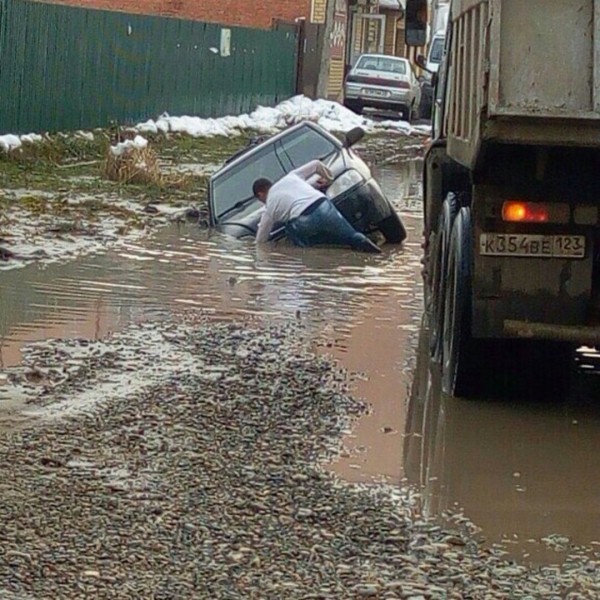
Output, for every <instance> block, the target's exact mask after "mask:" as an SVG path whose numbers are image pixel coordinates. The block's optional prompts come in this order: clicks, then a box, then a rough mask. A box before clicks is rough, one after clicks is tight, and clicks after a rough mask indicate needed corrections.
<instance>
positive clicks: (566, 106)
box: [406, 0, 600, 395]
mask: <svg viewBox="0 0 600 600" xmlns="http://www.w3.org/2000/svg"><path fill="white" fill-rule="evenodd" d="M424 5H425V6H426V3H425V2H424V1H423V0H407V30H406V41H407V43H408V44H412V45H417V44H418V43H419V41H420V39H419V38H420V35H421V33H422V21H423V19H422V12H420V10H419V6H420V7H421V8H423V6H424ZM419 18H420V19H421V20H420V21H419ZM435 80H436V91H435V99H434V114H433V122H432V129H433V134H432V141H431V144H430V146H429V149H428V152H427V154H426V158H425V164H424V175H423V184H424V185H423V187H424V235H425V244H424V245H425V248H426V252H425V286H426V294H425V296H426V302H427V310H428V315H429V321H430V338H431V339H430V342H431V343H430V345H431V352H432V354H433V356H435V357H437V358H438V359H439V361H440V362H441V364H442V376H443V382H444V389H445V391H446V392H448V393H453V394H455V395H469V394H470V393H473V383H474V382H476V381H477V380H478V379H480V378H481V377H482V376H483V377H485V376H486V375H487V374H490V373H491V372H492V371H494V370H496V371H497V370H498V369H504V370H505V375H506V377H514V378H518V377H522V376H524V375H531V373H532V372H533V373H537V374H538V375H539V377H540V379H543V380H545V381H548V380H551V379H552V378H553V377H558V376H559V375H561V376H562V375H563V374H564V373H565V372H566V371H567V370H568V369H569V368H570V357H571V356H573V349H574V348H575V347H577V346H578V345H579V346H581V345H589V346H596V345H598V344H600V327H599V325H600V310H599V309H600V277H599V274H600V273H599V271H600V236H599V225H600V211H599V207H600V0H527V1H524V0H451V7H450V17H449V19H448V30H447V35H446V47H445V53H444V58H443V60H442V63H441V65H440V68H439V71H438V73H437V74H436V75H435ZM508 359H510V360H508Z"/></svg>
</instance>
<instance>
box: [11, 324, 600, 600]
mask: <svg viewBox="0 0 600 600" xmlns="http://www.w3.org/2000/svg"><path fill="white" fill-rule="evenodd" d="M143 349H145V351H144V352H142V350H143ZM9 375H10V377H9V378H10V380H11V384H12V385H15V386H16V385H19V386H21V388H22V389H23V390H29V391H30V393H31V401H32V402H33V403H34V404H36V405H39V407H38V408H39V412H38V415H37V420H36V422H35V424H33V425H30V426H29V427H28V428H26V429H23V430H18V431H13V432H7V433H5V434H3V435H2V437H1V438H0V482H1V483H0V598H4V597H5V598H15V599H17V598H35V599H42V598H43V599H46V598H53V599H61V598H87V597H89V598H153V599H184V598H206V599H209V598H210V599H213V598H220V599H221V598H222V599H234V598H248V599H254V598H256V599H259V598H260V599H271V598H272V599H280V598H289V599H296V598H298V599H309V598H312V599H317V598H320V599H348V598H382V599H383V598H385V599H388V600H391V599H394V598H398V599H412V600H423V599H425V600H429V599H440V600H443V599H457V600H458V599H488V598H489V599H492V598H518V599H537V598H552V599H555V600H558V599H565V598H567V599H570V600H576V599H579V598H598V597H600V579H599V576H598V574H597V573H598V570H597V568H596V565H595V564H594V563H592V562H590V561H588V560H587V559H585V557H583V556H579V557H573V558H572V559H571V560H570V561H567V563H566V564H565V565H564V566H563V567H562V568H558V567H557V568H550V567H546V568H543V569H540V570H529V569H527V568H526V567H522V566H518V565H515V564H512V563H509V562H506V561H504V560H503V559H502V557H501V555H500V553H495V552H494V551H492V550H485V549H482V548H480V547H479V546H478V545H477V544H476V542H475V541H473V540H472V539H471V538H470V537H469V536H468V535H467V532H466V530H465V529H462V528H461V527H459V526H458V525H457V528H456V529H455V530H449V529H443V528H440V527H439V526H436V525H435V524H434V523H430V522H428V521H426V520H425V519H422V518H421V517H420V516H419V514H418V510H417V508H416V507H417V499H416V497H415V496H414V494H413V493H411V492H410V490H400V489H394V488H392V487H389V486H387V487H386V486H378V485H370V486H364V485H361V486H356V485H350V484H346V483H344V482H341V481H339V480H337V479H336V478H335V477H334V476H333V475H332V474H330V473H328V472H326V471H325V470H324V469H322V468H321V467H320V464H321V463H323V462H324V461H325V460H326V459H327V458H331V455H332V454H334V453H336V452H339V451H340V450H341V445H340V439H341V435H342V432H343V431H345V430H346V429H347V428H348V427H350V426H351V424H352V421H353V420H354V419H356V418H357V417H359V416H360V415H361V414H362V413H363V412H364V411H365V410H367V408H368V407H366V406H365V405H364V404H363V403H361V402H360V401H358V400H356V399H353V398H352V397H350V396H349V394H348V381H349V379H348V374H346V373H344V372H342V371H340V370H338V369H337V368H336V366H335V365H334V364H333V363H332V362H331V361H329V360H328V359H327V358H324V357H322V356H317V355H315V354H314V352H313V351H312V349H311V347H310V346H309V345H308V344H307V343H306V342H305V341H304V340H303V332H302V329H301V328H300V326H281V327H275V326H267V325H264V324H260V323H258V322H246V323H216V322H210V321H206V320H196V319H190V320H186V321H185V322H181V323H176V324H175V323H164V324H154V325H146V326H142V327H136V328H132V329H130V330H128V331H126V332H124V333H123V334H119V335H116V336H114V337H113V338H111V339H109V340H106V341H105V342H102V343H88V342H83V341H81V342H77V341H70V342H58V341H55V342H49V343H45V344H38V345H36V346H34V347H33V349H32V350H30V352H29V353H28V354H27V355H26V359H25V363H24V365H23V366H22V367H20V368H19V369H16V370H13V371H12V372H11V373H10V374H9ZM109 389H110V393H109V392H108V391H107V390H109ZM102 390H104V391H102ZM83 397H87V399H88V400H89V399H90V397H93V400H94V402H88V403H87V404H85V405H81V406H77V402H78V401H79V400H78V399H81V398H83ZM57 403H58V404H57ZM56 405H58V406H61V407H62V409H61V410H58V411H54V412H52V411H51V410H50V408H51V407H52V406H56ZM69 407H71V408H74V409H75V410H68V408H69Z"/></svg>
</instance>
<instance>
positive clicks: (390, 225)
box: [377, 205, 406, 244]
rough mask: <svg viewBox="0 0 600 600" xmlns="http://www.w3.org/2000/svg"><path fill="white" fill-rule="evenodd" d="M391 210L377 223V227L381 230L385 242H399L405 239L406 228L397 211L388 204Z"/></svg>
mask: <svg viewBox="0 0 600 600" xmlns="http://www.w3.org/2000/svg"><path fill="white" fill-rule="evenodd" d="M390 208H391V209H392V212H391V214H390V216H389V217H386V218H385V219H383V220H382V221H380V222H379V223H378V224H377V229H379V231H380V232H381V234H382V235H383V237H384V238H385V241H386V243H387V244H401V243H402V242H403V241H404V240H405V239H406V229H405V227H404V224H403V223H402V220H401V219H400V217H399V216H398V213H397V212H396V211H395V210H394V208H393V207H392V206H391V205H390Z"/></svg>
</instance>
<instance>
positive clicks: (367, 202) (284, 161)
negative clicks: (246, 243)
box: [208, 121, 406, 244]
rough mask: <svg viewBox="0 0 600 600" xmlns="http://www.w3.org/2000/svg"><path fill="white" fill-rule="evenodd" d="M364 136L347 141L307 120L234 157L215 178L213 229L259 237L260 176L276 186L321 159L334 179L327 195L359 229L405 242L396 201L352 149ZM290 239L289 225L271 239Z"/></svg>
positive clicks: (360, 132) (355, 134)
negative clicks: (255, 185)
mask: <svg viewBox="0 0 600 600" xmlns="http://www.w3.org/2000/svg"><path fill="white" fill-rule="evenodd" d="M363 136H364V131H363V130H362V129H361V128H355V129H353V130H351V131H349V132H348V133H347V134H346V136H345V139H344V141H343V142H340V141H339V140H338V139H337V138H336V137H335V136H333V135H331V134H329V133H328V132H327V131H325V130H324V129H322V128H321V127H319V126H318V125H316V124H314V123H312V122H308V121H307V122H303V123H300V124H299V125H294V126H293V127H290V128H289V129H287V130H285V131H283V132H282V133H279V134H277V135H275V136H273V137H270V138H268V139H266V140H264V139H263V140H258V141H257V142H255V143H254V144H251V145H250V146H248V148H245V149H243V150H241V151H240V152H238V153H236V154H234V155H233V156H232V157H231V158H230V159H229V160H228V161H227V162H226V164H225V165H224V166H223V167H222V168H221V169H220V170H218V171H217V172H216V173H214V174H213V175H212V177H211V178H210V183H209V188H208V195H209V198H208V200H209V203H208V204H209V216H210V225H211V226H212V227H214V228H216V229H217V230H219V231H221V232H223V233H226V234H228V235H231V236H234V237H236V238H243V237H254V236H256V231H257V229H258V224H259V222H260V218H261V215H262V212H263V210H264V207H263V205H262V203H261V202H260V201H259V200H258V198H256V197H255V196H254V195H253V193H252V184H253V183H254V181H255V180H256V179H258V178H259V177H266V178H268V179H270V180H271V181H273V182H276V181H278V180H279V179H281V178H282V177H283V176H284V175H286V174H287V173H289V172H290V171H293V170H294V169H297V168H299V167H301V166H302V165H304V164H306V163H307V162H309V161H311V160H314V159H319V160H321V161H322V162H323V163H324V164H325V165H326V166H327V167H329V169H330V170H331V172H332V173H333V175H334V180H333V183H332V184H331V185H330V186H329V187H328V189H327V190H326V192H325V194H326V195H327V197H328V198H330V199H331V200H332V201H333V203H334V204H335V205H336V207H337V208H338V210H339V211H340V212H341V213H342V214H343V215H344V217H346V219H347V220H348V221H350V223H351V224H352V225H353V226H354V228H355V229H356V230H358V231H360V232H362V233H365V234H370V233H374V232H376V231H379V232H380V233H381V234H382V235H383V237H384V238H385V241H386V242H388V243H391V244H399V243H401V242H402V241H403V240H404V239H405V238H406V230H405V228H404V225H403V224H402V221H401V220H400V217H399V216H398V214H397V213H396V211H395V210H394V207H393V206H392V204H391V203H390V201H389V200H388V199H387V198H386V196H385V195H384V193H383V192H382V190H381V188H380V187H379V184H378V183H377V182H376V181H375V179H373V176H372V175H371V171H370V170H369V167H368V166H367V165H366V164H365V163H364V161H363V160H362V159H361V158H360V157H359V156H358V155H357V154H356V153H355V152H353V151H352V149H351V147H352V146H353V145H354V144H355V143H356V142H358V141H359V140H360V139H361V138H362V137H363ZM284 236H285V226H284V224H279V225H276V226H275V227H274V228H273V230H272V231H271V240H272V241H274V240H278V239H281V238H283V237H284Z"/></svg>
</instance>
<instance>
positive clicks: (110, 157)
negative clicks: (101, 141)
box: [104, 146, 165, 186]
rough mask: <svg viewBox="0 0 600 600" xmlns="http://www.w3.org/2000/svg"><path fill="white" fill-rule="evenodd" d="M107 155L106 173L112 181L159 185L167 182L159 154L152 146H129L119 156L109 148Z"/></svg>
mask: <svg viewBox="0 0 600 600" xmlns="http://www.w3.org/2000/svg"><path fill="white" fill-rule="evenodd" d="M106 156H107V158H106V163H105V166H104V174H105V176H106V177H108V179H110V180H111V181H117V182H119V183H133V184H141V185H148V184H153V185H157V186H162V185H163V184H164V183H165V177H164V175H163V174H162V173H161V171H160V166H159V163H158V154H157V153H156V152H155V151H154V150H153V149H152V148H150V146H146V147H145V148H129V149H127V150H125V151H124V152H123V154H120V155H119V156H115V155H114V154H113V153H112V152H111V149H110V148H108V150H107V154H106Z"/></svg>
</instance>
